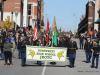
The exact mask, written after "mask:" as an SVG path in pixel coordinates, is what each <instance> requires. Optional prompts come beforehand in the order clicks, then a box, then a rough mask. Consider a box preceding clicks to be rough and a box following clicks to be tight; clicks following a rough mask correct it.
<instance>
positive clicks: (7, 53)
mask: <svg viewBox="0 0 100 75" xmlns="http://www.w3.org/2000/svg"><path fill="white" fill-rule="evenodd" d="M9 41H10V40H9V38H7V39H6V42H5V43H4V55H5V65H6V66H7V65H8V63H7V60H8V58H9V62H10V66H12V65H13V64H12V60H11V59H12V53H11V48H13V46H12V44H11V43H10V42H9Z"/></svg>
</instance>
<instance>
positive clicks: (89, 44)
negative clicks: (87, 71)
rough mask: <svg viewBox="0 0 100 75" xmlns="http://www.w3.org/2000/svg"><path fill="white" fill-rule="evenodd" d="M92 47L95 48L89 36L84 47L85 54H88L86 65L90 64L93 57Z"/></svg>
mask: <svg viewBox="0 0 100 75" xmlns="http://www.w3.org/2000/svg"><path fill="white" fill-rule="evenodd" d="M92 47H93V42H92V41H91V40H90V36H87V41H86V42H85V45H84V52H86V63H90V59H91V56H92V50H91V49H92Z"/></svg>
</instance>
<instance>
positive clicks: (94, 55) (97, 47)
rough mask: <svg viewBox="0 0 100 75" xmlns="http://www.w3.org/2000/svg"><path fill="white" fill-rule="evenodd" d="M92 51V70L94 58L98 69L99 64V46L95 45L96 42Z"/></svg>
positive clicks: (95, 43)
mask: <svg viewBox="0 0 100 75" xmlns="http://www.w3.org/2000/svg"><path fill="white" fill-rule="evenodd" d="M92 50H93V57H92V66H91V68H94V60H95V58H96V67H95V68H98V62H99V45H98V44H97V41H95V42H94V47H93V48H92Z"/></svg>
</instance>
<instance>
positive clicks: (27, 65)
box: [26, 64, 66, 67]
mask: <svg viewBox="0 0 100 75" xmlns="http://www.w3.org/2000/svg"><path fill="white" fill-rule="evenodd" d="M43 66H46V67H66V66H60V65H41V66H39V65H29V64H26V67H43Z"/></svg>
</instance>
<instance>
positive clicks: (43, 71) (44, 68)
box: [41, 61, 47, 75]
mask: <svg viewBox="0 0 100 75" xmlns="http://www.w3.org/2000/svg"><path fill="white" fill-rule="evenodd" d="M46 65H47V61H46V62H45V66H44V68H43V71H42V74H41V75H44V73H45V70H46Z"/></svg>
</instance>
